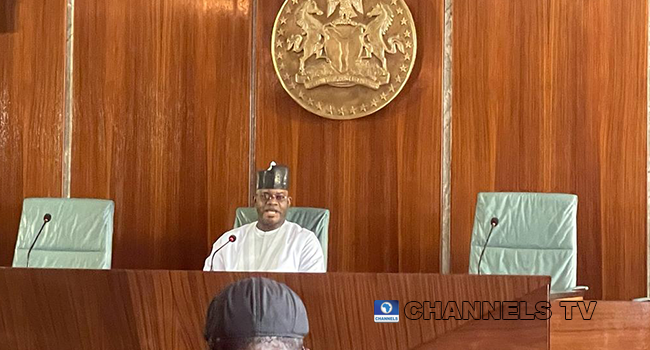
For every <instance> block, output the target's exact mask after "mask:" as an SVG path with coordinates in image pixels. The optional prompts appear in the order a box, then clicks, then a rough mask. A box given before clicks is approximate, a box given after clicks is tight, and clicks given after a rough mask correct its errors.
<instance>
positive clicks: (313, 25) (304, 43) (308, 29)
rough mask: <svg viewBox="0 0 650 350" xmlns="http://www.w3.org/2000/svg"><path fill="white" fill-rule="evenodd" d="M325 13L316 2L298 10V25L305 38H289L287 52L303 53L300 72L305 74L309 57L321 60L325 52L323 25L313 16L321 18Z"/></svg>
mask: <svg viewBox="0 0 650 350" xmlns="http://www.w3.org/2000/svg"><path fill="white" fill-rule="evenodd" d="M322 14H323V11H321V10H320V8H318V4H316V1H315V0H306V1H304V2H302V4H301V5H300V6H299V7H298V9H297V10H296V19H297V20H296V24H297V25H298V27H300V28H301V29H302V30H303V32H304V33H305V36H304V37H303V36H302V35H300V34H294V35H292V36H291V37H290V38H287V50H293V52H300V51H302V52H303V54H302V57H301V58H300V72H301V73H304V72H305V61H307V59H309V57H311V56H313V55H316V58H321V57H323V56H322V50H323V42H322V39H323V34H322V32H323V24H322V23H321V22H320V21H319V20H318V19H316V18H315V17H314V16H313V15H317V16H320V15H322Z"/></svg>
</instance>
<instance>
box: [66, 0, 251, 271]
mask: <svg viewBox="0 0 650 350" xmlns="http://www.w3.org/2000/svg"><path fill="white" fill-rule="evenodd" d="M75 6H76V8H75V33H76V34H75V51H74V58H75V64H74V77H75V85H74V86H75V90H74V91H75V94H74V101H75V110H74V135H73V149H72V159H73V164H72V183H71V192H72V196H73V197H101V198H111V199H113V200H115V202H116V213H115V236H114V264H113V266H114V267H125V268H134V267H139V268H163V269H198V268H201V267H202V266H203V265H202V262H203V259H205V256H206V255H207V253H208V252H209V249H208V247H209V243H208V242H211V241H213V240H214V239H216V237H218V234H220V233H221V232H223V231H224V230H226V229H228V228H229V227H232V222H233V218H234V209H235V208H236V207H237V206H242V205H246V204H247V196H248V179H247V176H246V174H247V172H248V139H249V133H248V123H249V122H248V114H249V112H248V110H249V92H248V91H249V86H248V81H249V76H250V70H249V69H250V68H249V66H250V58H249V56H250V55H249V52H250V48H249V44H248V43H249V42H250V39H249V36H250V4H249V3H248V2H242V1H237V0H205V1H195V0H181V1H179V0H165V1H151V0H136V1H133V0H112V1H95V0H77V1H76V4H75Z"/></svg>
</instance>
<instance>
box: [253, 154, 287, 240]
mask: <svg viewBox="0 0 650 350" xmlns="http://www.w3.org/2000/svg"><path fill="white" fill-rule="evenodd" d="M288 190H289V168H287V167H286V166H284V165H276V164H275V162H271V166H269V168H268V169H267V170H262V171H260V172H258V173H257V192H256V193H255V208H256V209H257V228H259V229H260V230H262V231H272V230H275V229H277V228H278V227H280V226H282V224H283V223H284V219H285V217H286V216H287V209H289V207H290V206H291V197H289V191H288Z"/></svg>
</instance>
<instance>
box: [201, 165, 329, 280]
mask: <svg viewBox="0 0 650 350" xmlns="http://www.w3.org/2000/svg"><path fill="white" fill-rule="evenodd" d="M288 183H289V169H288V168H286V167H284V166H281V165H279V166H276V165H275V163H271V167H270V168H269V169H268V170H265V171H260V172H259V173H258V176H257V192H256V195H255V208H256V209H257V215H258V221H255V222H252V223H250V224H247V225H244V226H241V227H238V228H236V229H233V230H230V231H228V232H226V233H224V234H223V235H222V236H221V237H220V238H219V239H218V240H217V241H216V242H215V243H214V244H213V246H212V251H211V252H210V255H209V256H208V257H207V258H206V259H205V264H204V266H203V270H204V271H266V272H325V259H324V257H323V250H322V249H321V246H320V243H319V242H318V238H316V235H315V234H314V233H313V232H311V231H309V230H307V229H305V228H303V227H300V226H299V225H298V224H295V223H293V222H289V221H287V220H286V219H285V217H286V213H287V209H289V207H290V206H291V197H289V193H288V191H287V189H288ZM231 236H235V240H234V241H232V239H231V238H230V237H231ZM229 239H230V240H231V242H230V243H228V242H229ZM226 243H227V244H226ZM224 244H225V245H224ZM220 247H223V248H222V249H221V250H219V251H217V250H218V249H219V248H220Z"/></svg>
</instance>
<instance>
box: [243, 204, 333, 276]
mask: <svg viewBox="0 0 650 350" xmlns="http://www.w3.org/2000/svg"><path fill="white" fill-rule="evenodd" d="M287 220H288V221H291V222H293V223H296V224H298V225H300V226H302V227H303V228H306V229H308V230H309V231H312V232H313V233H315V234H316V238H318V241H319V242H320V246H321V248H322V249H323V256H324V258H325V270H327V242H328V237H329V236H328V229H329V224H330V211H329V210H327V209H321V208H301V207H293V208H289V210H288V211H287ZM254 221H257V211H256V210H255V208H251V207H247V208H237V211H236V212H235V225H234V228H237V227H240V226H243V225H246V224H249V223H251V222H254Z"/></svg>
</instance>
